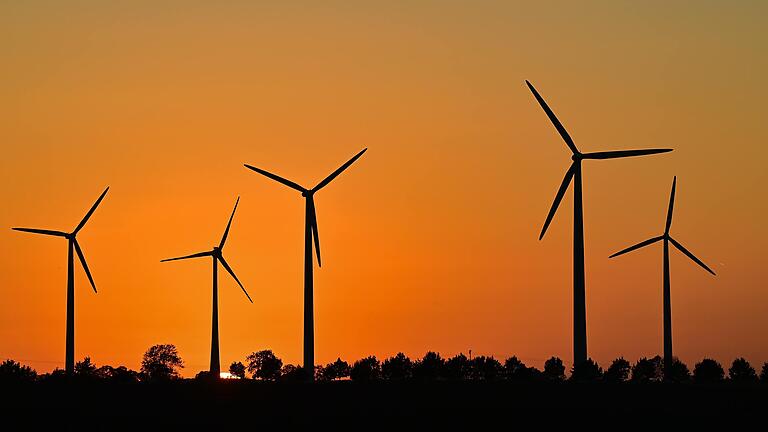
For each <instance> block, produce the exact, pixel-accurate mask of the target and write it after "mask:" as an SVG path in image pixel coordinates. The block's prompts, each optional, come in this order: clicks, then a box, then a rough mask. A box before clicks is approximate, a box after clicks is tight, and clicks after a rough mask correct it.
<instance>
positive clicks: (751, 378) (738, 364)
mask: <svg viewBox="0 0 768 432" xmlns="http://www.w3.org/2000/svg"><path fill="white" fill-rule="evenodd" d="M728 377H729V378H730V379H731V381H733V382H735V383H742V384H744V383H756V382H757V372H755V369H754V368H753V367H752V365H750V364H749V362H748V361H747V360H745V359H744V358H737V359H736V360H734V361H733V363H732V364H731V367H730V369H728Z"/></svg>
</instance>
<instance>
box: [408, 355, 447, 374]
mask: <svg viewBox="0 0 768 432" xmlns="http://www.w3.org/2000/svg"><path fill="white" fill-rule="evenodd" d="M444 366H445V360H443V358H442V357H440V354H439V353H436V352H432V351H429V352H428V353H426V354H425V355H424V358H422V359H421V360H418V361H417V362H416V364H414V365H413V377H414V378H416V379H419V380H426V381H431V380H436V379H438V378H440V377H441V376H442V375H443V368H444Z"/></svg>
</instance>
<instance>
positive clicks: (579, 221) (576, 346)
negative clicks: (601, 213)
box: [525, 80, 672, 364]
mask: <svg viewBox="0 0 768 432" xmlns="http://www.w3.org/2000/svg"><path fill="white" fill-rule="evenodd" d="M525 83H526V84H527V85H528V88H529V89H530V90H531V92H532V93H533V96H534V97H535V98H536V100H537V101H538V102H539V105H541V108H542V109H544V112H545V113H546V114H547V117H549V120H550V121H551V122H552V124H554V125H555V129H557V132H558V133H560V136H561V137H562V138H563V141H565V144H566V145H567V146H568V148H569V149H570V150H571V152H572V154H573V155H572V156H571V159H573V163H571V166H570V167H569V168H568V171H566V172H565V178H564V179H563V182H562V184H560V189H558V191H557V195H555V201H554V202H553V203H552V208H550V210H549V214H547V219H546V221H545V222H544V227H543V228H542V229H541V234H540V235H539V240H541V239H542V238H543V237H544V234H545V233H546V232H547V227H549V224H550V222H552V218H553V217H554V216H555V212H556V211H557V207H558V206H559V205H560V201H561V200H562V199H563V196H564V195H565V192H566V190H567V189H568V186H569V185H570V184H571V181H573V362H574V364H579V363H581V362H583V361H585V360H587V310H586V309H587V308H586V294H585V281H584V209H583V205H582V190H581V161H582V160H584V159H597V160H602V159H618V158H625V157H632V156H645V155H651V154H656V153H665V152H669V151H672V149H644V150H618V151H605V152H594V153H581V152H580V151H579V149H578V148H576V144H574V142H573V140H572V139H571V136H570V135H568V132H567V131H566V130H565V127H563V124H562V123H560V121H559V120H558V119H557V117H556V116H555V113H553V112H552V110H551V109H550V108H549V106H548V105H547V103H546V102H544V99H543V98H542V97H541V95H539V92H537V91H536V89H535V88H533V85H531V83H530V82H528V81H527V80H526V81H525Z"/></svg>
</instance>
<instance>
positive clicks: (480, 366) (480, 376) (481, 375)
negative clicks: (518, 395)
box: [469, 356, 504, 381]
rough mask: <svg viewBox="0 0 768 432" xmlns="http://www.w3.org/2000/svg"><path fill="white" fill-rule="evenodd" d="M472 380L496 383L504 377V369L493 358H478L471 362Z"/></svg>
mask: <svg viewBox="0 0 768 432" xmlns="http://www.w3.org/2000/svg"><path fill="white" fill-rule="evenodd" d="M469 365H470V378H472V379H474V380H484V381H494V380H496V379H498V378H501V377H502V376H503V372H504V367H503V366H501V363H500V362H499V361H498V360H496V359H495V358H493V357H485V356H477V357H475V358H473V359H472V360H471V361H470V362H469Z"/></svg>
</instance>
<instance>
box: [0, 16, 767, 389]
mask: <svg viewBox="0 0 768 432" xmlns="http://www.w3.org/2000/svg"><path fill="white" fill-rule="evenodd" d="M216 3H217V4H216V5H211V4H206V2H199V3H198V2H191V1H184V2H157V1H152V2H135V1H131V2H95V1H94V2H85V1H77V2H66V3H63V2H32V1H30V2H14V3H11V2H3V3H2V4H0V58H2V59H3V60H2V67H0V100H2V101H3V102H2V103H0V145H2V150H3V151H2V158H0V198H1V199H2V201H3V206H2V210H0V227H3V229H0V295H2V299H3V300H2V302H0V357H2V358H14V359H17V360H20V361H22V362H23V363H27V364H31V365H32V366H33V367H35V368H37V369H38V370H39V371H48V370H51V369H53V368H54V367H63V361H64V333H65V332H64V322H65V295H66V242H65V241H64V240H62V239H55V238H46V237H42V236H32V235H29V234H23V233H18V232H13V231H11V230H10V229H7V228H10V227H11V226H31V227H40V228H51V229H62V230H71V229H72V228H74V226H75V225H76V224H77V223H78V222H79V220H80V218H82V216H83V215H84V213H85V212H86V211H87V209H88V208H89V207H90V206H91V204H92V203H93V201H94V200H95V199H96V197H97V196H98V195H99V193H100V192H101V191H102V190H103V188H104V187H105V186H107V185H109V186H111V190H110V192H109V194H108V195H107V198H106V199H105V200H104V202H103V203H102V205H101V207H100V208H99V209H98V210H97V212H96V213H95V214H94V216H93V217H92V219H91V220H90V222H89V223H88V225H87V226H86V227H85V229H84V230H83V231H82V232H81V234H80V235H79V236H78V238H79V239H80V243H81V244H82V246H83V249H84V251H85V254H86V257H87V259H88V263H89V265H90V268H91V270H92V272H93V274H94V278H95V279H96V283H97V286H98V288H99V293H98V294H94V293H93V292H92V291H91V290H90V288H89V286H88V285H87V279H86V278H85V275H84V273H83V272H82V270H81V269H80V268H79V267H78V269H77V273H76V347H75V349H76V357H77V358H78V359H81V358H83V357H84V356H86V355H89V356H91V358H92V359H93V360H94V361H95V362H96V363H97V364H98V365H101V364H112V365H118V364H124V365H127V366H129V367H131V368H138V367H139V362H140V360H141V355H142V353H143V352H144V351H145V350H146V349H147V348H148V347H149V346H150V345H152V344H155V343H174V344H176V345H177V346H178V348H179V350H180V352H181V354H182V356H183V358H184V359H185V360H186V363H187V365H188V367H187V369H185V371H184V373H185V375H193V374H194V373H196V372H197V371H199V370H202V369H206V368H207V367H208V357H209V350H210V319H211V315H210V314H211V311H210V301H211V298H210V297H211V286H210V277H211V275H210V272H211V269H210V262H209V261H207V260H200V261H197V262H195V261H185V262H178V263H163V264H161V263H160V262H159V261H160V259H162V258H166V257H171V256H178V255H183V254H186V253H192V252H197V251H200V250H205V249H208V248H210V247H211V246H213V245H214V244H216V243H217V242H218V240H219V238H220V236H221V234H222V232H223V229H224V227H225V224H226V222H227V218H228V217H229V213H230V211H231V208H232V205H233V204H234V201H235V198H236V197H237V196H238V195H240V196H241V197H242V199H241V203H240V208H239V209H238V214H237V215H236V216H235V221H234V224H233V228H232V231H231V234H230V239H229V241H228V245H227V248H226V256H227V259H228V261H229V263H230V264H231V265H232V266H233V268H234V269H235V271H236V272H237V273H238V276H239V277H240V279H241V280H242V281H243V283H244V284H245V286H246V288H247V289H248V290H249V292H250V294H251V296H252V297H253V299H254V304H253V305H252V304H250V303H248V301H247V300H246V299H245V297H244V296H243V295H242V293H241V292H240V290H239V288H237V286H236V285H235V284H234V282H233V281H232V280H231V279H229V278H228V277H225V275H224V274H221V275H220V331H221V361H222V364H223V365H224V366H225V367H226V365H229V363H231V362H232V361H235V360H243V359H244V357H245V355H246V354H248V353H250V352H251V351H255V350H259V349H265V348H270V349H273V350H274V351H275V353H276V354H277V355H278V356H280V357H282V358H283V360H284V361H285V362H286V363H298V362H300V361H301V349H302V343H301V341H302V260H303V249H302V248H303V246H302V245H303V243H302V242H303V201H302V199H301V196H300V195H299V194H298V193H296V192H294V191H291V190H290V189H288V188H286V187H284V186H282V185H279V184H277V183H274V182H272V181H269V180H267V179H266V178H263V177H261V176H259V175H257V174H256V173H253V172H251V171H248V170H246V169H245V168H243V166H242V164H243V163H249V164H253V165H256V166H259V167H262V168H265V169H268V170H271V171H273V172H276V173H278V174H281V175H284V176H286V177H288V178H290V179H292V180H294V181H297V182H299V183H301V184H304V185H306V186H312V185H314V184H315V183H316V182H318V181H319V180H321V179H322V178H323V177H324V176H326V175H328V174H329V173H330V172H331V171H332V170H334V169H335V168H336V167H337V166H338V165H340V164H341V163H342V162H344V161H345V160H347V159H348V158H349V157H351V156H352V155H353V154H355V153H356V152H357V151H359V150H360V149H362V148H363V147H368V148H369V150H368V152H367V153H366V154H365V155H364V156H363V157H362V158H361V159H360V160H359V161H358V162H357V163H356V164H355V165H354V166H352V168H350V169H349V170H348V171H346V172H345V173H344V174H343V175H342V176H341V177H339V178H338V179H337V180H336V181H334V182H333V183H332V184H331V185H330V186H328V187H327V188H326V189H324V190H323V191H322V192H319V193H318V195H317V196H316V202H317V209H318V219H319V231H320V236H321V245H322V253H323V267H322V269H320V270H318V271H316V274H315V317H316V326H315V328H316V360H317V362H318V363H325V362H328V361H331V360H334V359H335V358H336V357H337V356H341V357H342V358H344V359H347V360H354V359H357V358H360V357H363V356H366V355H370V354H374V355H377V356H379V357H380V358H381V357H386V356H390V355H393V354H395V353H396V352H397V351H403V352H405V353H406V354H408V355H410V356H421V355H423V353H424V352H425V351H427V350H436V351H439V352H440V353H442V354H443V355H444V356H450V355H454V354H456V353H458V352H464V353H467V350H469V349H471V350H472V351H473V353H475V354H486V355H494V356H496V357H497V358H506V357H508V356H511V355H513V354H514V355H517V356H519V357H520V358H521V359H523V360H524V361H525V362H527V363H529V364H532V365H535V366H538V367H541V366H542V363H543V361H544V360H545V359H546V358H548V357H549V356H551V355H557V356H560V357H562V358H563V359H564V360H566V362H567V363H570V361H571V359H572V354H571V352H572V348H571V340H572V328H571V320H572V314H571V309H572V305H571V302H572V282H571V259H572V256H571V233H572V225H571V223H572V217H571V211H572V210H571V209H572V200H571V196H570V194H569V195H568V197H567V198H566V199H565V200H564V202H563V204H562V207H561V211H560V212H559V213H558V215H557V216H556V217H555V220H554V222H553V224H552V226H551V227H550V230H549V232H548V234H547V237H545V239H544V240H543V241H538V240H537V237H538V233H539V230H540V229H541V225H542V223H543V222H544V218H545V216H546V213H547V211H548V209H549V206H550V204H551V202H552V199H553V197H554V194H555V192H556V189H557V187H558V185H559V184H560V181H561V180H562V176H563V174H564V172H565V170H566V169H567V167H568V164H569V162H570V154H569V153H568V150H567V148H566V146H565V144H564V143H563V142H562V141H561V139H560V138H559V136H558V135H557V133H556V131H555V130H554V128H553V127H552V125H551V124H550V123H549V121H548V120H547V118H546V116H545V115H544V113H543V112H542V110H541V109H540V108H539V106H538V105H537V104H536V102H535V100H534V99H533V97H532V96H531V94H530V93H529V91H528V89H527V88H526V87H525V85H524V80H525V79H529V80H531V81H532V82H533V84H534V85H536V86H537V88H538V90H539V91H540V92H541V93H542V95H543V96H544V98H545V99H546V100H547V101H548V102H549V104H550V106H551V107H552V108H553V109H554V110H555V112H556V113H557V115H558V116H559V117H560V119H561V120H562V121H563V123H564V124H565V126H566V128H568V130H569V131H570V133H571V135H572V136H573V138H574V140H575V141H576V144H577V145H578V146H579V147H580V148H581V149H582V150H583V151H597V150H610V149H622V148H643V147H672V148H674V149H675V151H674V152H672V153H669V154H666V155H660V156H652V157H646V158H635V159H627V160H622V161H588V162H585V166H584V202H585V227H586V228H585V229H586V265H587V267H586V274H587V326H588V341H589V353H590V356H591V357H593V358H595V359H596V360H598V361H599V362H600V363H601V364H603V365H604V366H607V363H608V362H609V361H610V360H611V359H613V358H615V357H618V356H624V357H625V358H628V359H631V360H634V359H636V358H638V357H639V356H652V355H656V354H660V353H661V350H662V328H661V326H662V321H661V316H662V291H661V270H662V268H661V263H662V255H661V253H662V251H661V246H659V245H656V246H654V247H651V248H647V249H646V250H643V251H640V252H636V253H634V254H631V255H627V256H623V257H621V258H618V259H615V260H608V258H607V257H608V255H610V254H611V253H612V252H615V251H616V250H618V249H621V248H623V247H625V246H627V245H629V244H632V243H635V242H638V241H640V240H643V239H646V238H648V237H651V236H654V235H658V234H660V233H661V232H662V231H663V225H664V217H665V210H666V205H667V200H668V194H669V188H670V186H671V182H672V176H673V175H677V176H678V195H677V201H676V208H675V220H674V224H673V227H672V234H673V235H674V236H675V237H676V238H677V239H678V240H680V241H681V242H682V243H683V244H684V245H686V246H687V247H688V248H689V249H690V250H691V251H693V252H694V253H695V254H696V255H698V256H699V257H700V258H701V259H702V260H704V261H705V262H706V263H708V264H709V265H710V266H711V267H712V268H713V269H714V270H715V271H716V272H717V273H718V276H717V277H712V276H711V275H709V274H707V273H706V272H704V271H703V270H702V269H701V268H699V267H697V266H696V265H695V264H693V263H692V262H690V261H688V260H687V259H685V258H684V257H682V255H680V254H678V253H674V254H673V257H672V307H673V330H674V344H675V353H676V354H677V355H678V356H680V357H681V358H682V359H683V360H684V361H686V362H688V363H689V364H691V365H692V363H693V362H694V361H697V360H699V359H701V358H702V357H704V356H712V357H714V358H716V359H718V360H720V361H722V362H727V363H730V361H731V360H732V359H733V358H735V357H737V356H744V357H746V358H747V359H748V360H750V361H751V362H753V363H762V362H764V361H768V342H766V339H765V334H764V333H765V329H766V328H768V291H766V282H765V281H766V277H767V276H768V269H767V268H766V265H765V258H764V257H765V247H766V244H767V243H768V227H766V225H765V223H764V221H765V214H766V211H768V205H767V203H766V194H765V191H764V187H765V185H766V181H767V180H768V173H767V171H766V168H765V167H766V163H768V151H767V150H766V139H767V138H768V132H766V127H765V119H766V114H767V113H768V110H767V109H766V104H765V101H766V99H768V91H766V90H767V89H768V86H766V85H765V77H766V76H768V57H766V55H765V53H766V52H767V51H768V32H767V31H766V30H765V22H764V21H765V16H766V14H767V13H768V5H766V3H765V2H757V1H755V2H713V1H692V2H667V1H664V2H661V1H659V2H650V1H649V2H619V1H605V2H546V3H544V2H524V3H519V4H515V3H513V2H502V1H500V2H490V1H484V2H483V1H481V2H478V1H472V2H470V1H466V2H465V1H418V2H411V1H408V2H393V1H381V2H322V4H320V3H318V2H311V1H307V2H290V4H288V3H289V2H281V1H275V2H258V4H256V2H216ZM533 3H536V4H533Z"/></svg>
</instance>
